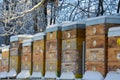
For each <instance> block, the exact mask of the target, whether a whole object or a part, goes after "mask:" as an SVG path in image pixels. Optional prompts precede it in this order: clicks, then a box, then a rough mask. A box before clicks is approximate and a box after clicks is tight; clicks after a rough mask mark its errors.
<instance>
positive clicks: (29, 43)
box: [22, 39, 33, 46]
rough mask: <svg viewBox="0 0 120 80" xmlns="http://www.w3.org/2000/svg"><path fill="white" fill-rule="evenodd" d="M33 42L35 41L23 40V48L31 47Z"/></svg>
mask: <svg viewBox="0 0 120 80" xmlns="http://www.w3.org/2000/svg"><path fill="white" fill-rule="evenodd" d="M32 41H33V39H26V40H23V42H22V43H23V44H22V46H30V45H31V44H32Z"/></svg>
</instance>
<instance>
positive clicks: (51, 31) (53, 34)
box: [46, 24, 62, 41]
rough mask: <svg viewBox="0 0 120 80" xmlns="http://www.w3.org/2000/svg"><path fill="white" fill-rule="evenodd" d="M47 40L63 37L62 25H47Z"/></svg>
mask: <svg viewBox="0 0 120 80" xmlns="http://www.w3.org/2000/svg"><path fill="white" fill-rule="evenodd" d="M46 33H47V34H46V40H47V41H49V40H56V39H61V38H62V37H61V35H62V34H61V27H60V25H57V24H54V25H51V26H47V28H46Z"/></svg>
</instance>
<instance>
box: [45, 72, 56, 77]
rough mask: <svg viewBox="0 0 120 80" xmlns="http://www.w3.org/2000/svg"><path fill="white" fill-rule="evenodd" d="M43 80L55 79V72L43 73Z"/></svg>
mask: <svg viewBox="0 0 120 80" xmlns="http://www.w3.org/2000/svg"><path fill="white" fill-rule="evenodd" d="M45 78H57V75H56V73H55V72H49V71H48V72H46V73H45Z"/></svg>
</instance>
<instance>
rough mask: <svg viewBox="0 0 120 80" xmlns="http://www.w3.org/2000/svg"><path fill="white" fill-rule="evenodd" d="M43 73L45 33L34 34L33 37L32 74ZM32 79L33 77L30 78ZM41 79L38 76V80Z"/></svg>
mask: <svg viewBox="0 0 120 80" xmlns="http://www.w3.org/2000/svg"><path fill="white" fill-rule="evenodd" d="M35 72H39V73H41V74H42V75H44V73H45V33H44V32H42V33H38V34H35V35H34V37H33V73H35ZM32 77H34V76H32ZM40 77H42V76H40V75H39V78H40Z"/></svg>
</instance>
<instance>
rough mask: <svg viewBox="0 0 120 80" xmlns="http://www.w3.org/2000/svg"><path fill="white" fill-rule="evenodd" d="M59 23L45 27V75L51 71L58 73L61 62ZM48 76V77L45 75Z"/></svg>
mask: <svg viewBox="0 0 120 80" xmlns="http://www.w3.org/2000/svg"><path fill="white" fill-rule="evenodd" d="M60 29H61V28H60V25H57V24H56V25H51V26H48V27H47V29H46V67H45V70H46V74H45V77H47V76H46V75H51V74H49V72H53V73H55V74H56V76H57V75H59V73H60V62H61V59H60V58H61V30H60ZM47 78H48V77H47Z"/></svg>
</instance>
